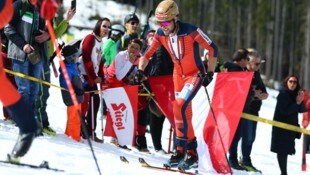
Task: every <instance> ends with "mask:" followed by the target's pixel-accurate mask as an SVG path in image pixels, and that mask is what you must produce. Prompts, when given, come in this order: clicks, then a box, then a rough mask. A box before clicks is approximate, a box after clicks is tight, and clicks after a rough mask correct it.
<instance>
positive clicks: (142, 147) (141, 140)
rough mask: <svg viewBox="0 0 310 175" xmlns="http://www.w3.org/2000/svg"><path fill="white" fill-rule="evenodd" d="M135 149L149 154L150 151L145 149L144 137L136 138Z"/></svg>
mask: <svg viewBox="0 0 310 175" xmlns="http://www.w3.org/2000/svg"><path fill="white" fill-rule="evenodd" d="M135 147H136V148H137V149H138V150H139V151H140V152H144V153H150V150H149V149H147V144H146V137H145V136H136V145H135Z"/></svg>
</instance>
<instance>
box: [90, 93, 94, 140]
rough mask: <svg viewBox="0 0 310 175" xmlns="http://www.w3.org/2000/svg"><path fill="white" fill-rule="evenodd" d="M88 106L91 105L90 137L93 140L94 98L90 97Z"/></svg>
mask: <svg viewBox="0 0 310 175" xmlns="http://www.w3.org/2000/svg"><path fill="white" fill-rule="evenodd" d="M90 104H91V137H92V139H93V140H95V121H94V120H95V119H94V118H95V117H94V96H93V95H91V96H90Z"/></svg>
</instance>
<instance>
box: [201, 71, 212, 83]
mask: <svg viewBox="0 0 310 175" xmlns="http://www.w3.org/2000/svg"><path fill="white" fill-rule="evenodd" d="M213 75H214V73H213V72H208V73H207V74H205V75H204V76H203V77H201V78H202V85H203V86H204V87H207V86H208V84H210V82H211V81H212V80H213Z"/></svg>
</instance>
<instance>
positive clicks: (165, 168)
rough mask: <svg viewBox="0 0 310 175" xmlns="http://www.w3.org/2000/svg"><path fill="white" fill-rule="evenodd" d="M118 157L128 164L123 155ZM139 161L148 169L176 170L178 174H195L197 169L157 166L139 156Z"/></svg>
mask: <svg viewBox="0 0 310 175" xmlns="http://www.w3.org/2000/svg"><path fill="white" fill-rule="evenodd" d="M120 159H121V161H122V162H123V163H126V164H129V161H128V160H127V159H126V157H124V156H120ZM139 163H140V164H141V166H142V167H144V168H149V169H155V170H160V171H171V172H178V173H180V174H184V175H185V174H189V175H197V174H198V171H197V170H196V172H195V173H193V172H189V171H186V170H179V169H171V167H159V166H153V165H150V164H149V163H147V162H146V161H145V160H144V159H143V158H141V157H139Z"/></svg>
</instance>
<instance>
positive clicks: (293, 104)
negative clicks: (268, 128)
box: [271, 75, 306, 175]
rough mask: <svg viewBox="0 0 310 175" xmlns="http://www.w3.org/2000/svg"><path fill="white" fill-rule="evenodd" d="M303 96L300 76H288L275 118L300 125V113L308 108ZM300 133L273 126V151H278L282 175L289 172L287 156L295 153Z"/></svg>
mask: <svg viewBox="0 0 310 175" xmlns="http://www.w3.org/2000/svg"><path fill="white" fill-rule="evenodd" d="M303 96H304V95H303V91H302V90H301V87H300V84H299V80H298V77H297V76H295V75H290V76H288V77H286V78H285V79H284V81H283V87H282V88H281V89H280V92H279V95H278V97H277V105H276V109H275V113H274V117H273V120H275V121H279V122H283V123H287V124H291V125H295V126H299V124H298V113H302V112H305V110H306V109H305V106H304V104H303V103H302V101H303ZM300 135H301V134H300V133H297V132H294V131H290V130H286V129H281V128H278V127H275V126H273V127H272V137H271V151H272V152H274V153H277V159H278V163H279V167H280V170H281V175H286V174H287V157H288V155H293V154H295V138H298V139H299V138H300Z"/></svg>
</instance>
